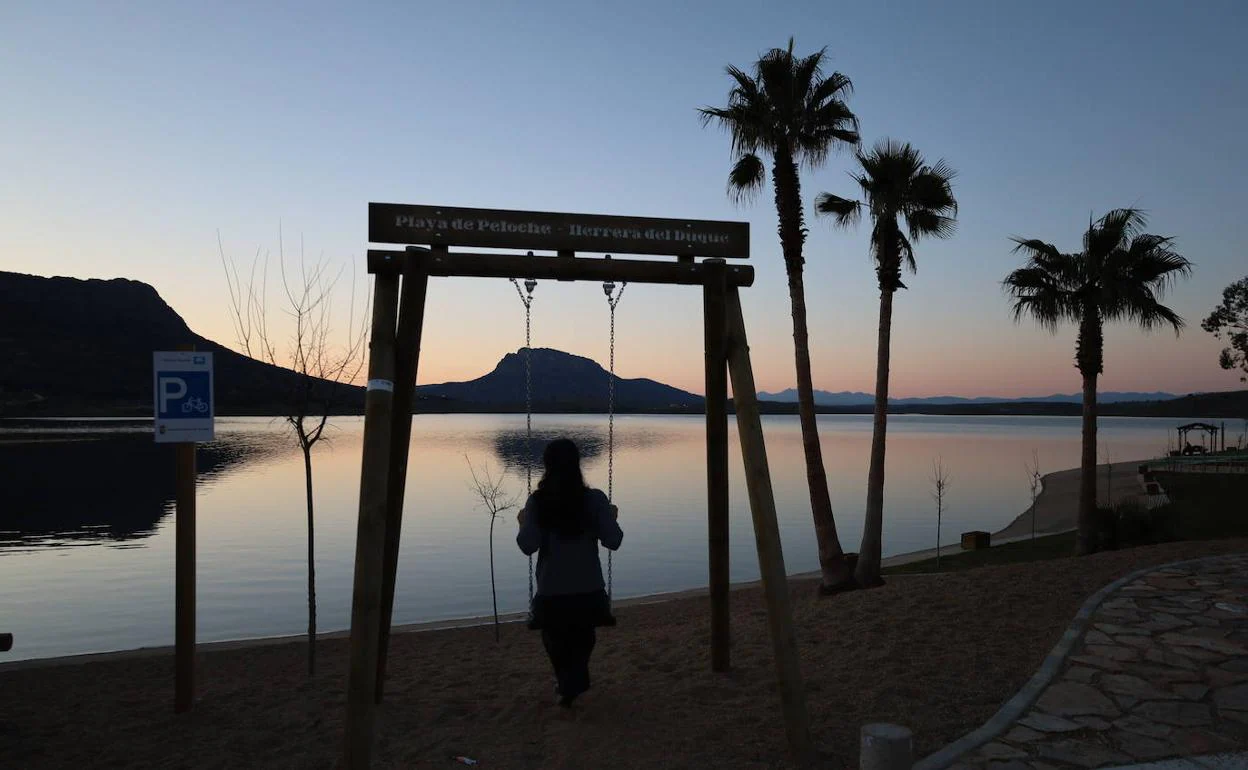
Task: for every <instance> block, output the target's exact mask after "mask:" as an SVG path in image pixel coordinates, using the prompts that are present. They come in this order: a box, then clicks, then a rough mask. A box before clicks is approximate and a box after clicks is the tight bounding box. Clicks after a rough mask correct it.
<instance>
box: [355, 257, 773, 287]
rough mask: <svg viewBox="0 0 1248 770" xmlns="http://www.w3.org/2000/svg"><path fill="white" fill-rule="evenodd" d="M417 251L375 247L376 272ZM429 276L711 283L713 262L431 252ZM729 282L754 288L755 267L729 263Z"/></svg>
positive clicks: (397, 267)
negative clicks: (710, 264)
mask: <svg viewBox="0 0 1248 770" xmlns="http://www.w3.org/2000/svg"><path fill="white" fill-rule="evenodd" d="M411 257H412V255H411V254H409V253H408V252H404V251H391V250H385V249H369V252H368V271H369V272H370V273H377V274H381V273H385V272H396V273H397V272H403V271H404V270H405V269H406V264H407V262H408V260H409V259H410V258H411ZM428 265H429V275H432V276H437V277H462V278H539V279H555V280H561V281H628V282H629V283H668V284H683V285H686V286H698V285H702V284H704V283H706V275H707V263H705V262H702V263H695V262H663V261H660V260H644V259H596V258H588V257H573V256H558V257H540V256H528V255H525V254H475V253H472V254H469V253H458V254H449V253H447V254H441V255H439V254H433V253H429V254H428ZM724 271H725V273H726V280H727V283H728V285H729V286H750V285H753V283H754V268H753V267H750V266H749V265H727V266H726V267H725V268H724Z"/></svg>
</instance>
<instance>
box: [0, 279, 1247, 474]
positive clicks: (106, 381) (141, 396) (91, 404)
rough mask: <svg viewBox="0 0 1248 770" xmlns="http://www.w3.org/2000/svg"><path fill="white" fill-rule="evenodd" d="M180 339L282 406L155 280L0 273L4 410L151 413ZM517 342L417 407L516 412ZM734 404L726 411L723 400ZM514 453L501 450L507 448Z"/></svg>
mask: <svg viewBox="0 0 1248 770" xmlns="http://www.w3.org/2000/svg"><path fill="white" fill-rule="evenodd" d="M181 344H193V345H195V346H196V348H197V349H199V350H203V351H209V352H212V353H213V354H214V359H215V367H216V402H217V414H220V415H229V414H235V415H238V414H259V415H274V414H282V413H284V412H285V409H286V404H287V403H288V402H289V400H290V396H291V393H292V392H294V390H295V389H296V388H297V387H298V386H299V384H300V383H301V382H302V379H301V378H300V376H299V375H298V374H296V373H295V372H292V371H290V370H289V369H283V368H280V367H277V366H270V365H269V364H265V363H261V362H260V361H256V360H254V359H251V358H247V357H246V356H243V355H240V354H238V353H235V352H234V351H232V350H230V349H228V348H226V347H224V346H222V345H219V344H217V343H216V342H213V341H212V340H209V339H207V338H205V337H201V336H200V335H198V334H195V333H194V332H193V331H192V330H191V329H190V328H189V327H188V326H187V324H186V322H185V321H184V320H183V319H182V317H181V316H179V315H178V314H177V312H175V311H174V309H173V308H171V307H170V306H169V305H168V304H167V303H166V302H165V301H164V300H163V299H161V297H160V295H159V294H158V293H157V292H156V290H155V289H154V288H152V287H151V286H149V285H147V284H145V283H140V282H139V281H131V280H126V279H121V278H118V279H113V280H79V279H76V278H44V277H40V276H33V275H23V274H20V273H10V272H2V271H0V417H65V416H79V417H91V416H116V417H121V416H135V417H145V416H150V415H151V413H152V351H154V350H171V349H174V348H176V347H177V346H178V345H181ZM531 365H532V373H533V379H532V386H533V409H534V410H535V411H538V412H604V411H606V408H607V385H608V375H607V372H606V370H605V369H603V368H602V366H601V365H599V364H598V363H596V362H595V361H592V360H591V359H588V358H584V357H581V356H575V355H571V354H569V353H564V352H561V351H558V350H551V349H549V348H535V349H534V350H533V351H532V359H531ZM321 387H322V388H323V392H325V393H328V394H330V398H331V401H332V412H333V413H334V414H360V413H361V412H362V411H363V406H364V389H363V388H361V387H358V386H355V385H346V384H328V383H326V384H324V385H322V386H321ZM524 394H525V366H524V349H523V348H522V349H521V350H519V351H517V352H515V353H508V354H507V355H505V356H504V357H503V359H502V360H501V361H499V362H498V365H497V366H495V367H494V370H493V371H491V372H489V373H488V374H486V375H484V376H482V377H478V378H476V379H474V380H469V381H467V382H447V383H441V384H437V385H422V386H420V387H418V388H417V394H416V399H415V404H414V411H415V412H417V413H420V412H523V411H524V409H525V397H524ZM819 394H820V396H819V397H818V398H817V399H816V402H817V404H818V409H819V411H820V412H825V413H837V412H843V413H849V414H861V413H870V411H871V401H872V398H871V396H870V394H867V393H840V394H832V393H827V392H826V391H820V392H819ZM759 397H760V399H763V401H764V402H763V403H762V404H760V408H761V410H762V411H763V412H764V413H769V414H792V413H794V412H795V411H796V403H794V402H795V401H796V394H795V393H793V392H791V391H784V392H782V393H778V394H768V393H761V394H759ZM1078 400H1079V399H1078V398H1077V397H1075V396H1062V395H1055V396H1049V397H1044V398H1040V399H1013V400H1001V399H993V398H988V397H980V398H975V399H959V398H957V397H953V396H948V397H935V398H928V399H895V400H893V401H891V402H890V404H891V405H890V409H889V411H890V412H899V413H903V412H913V413H926V414H1054V415H1057V414H1078V413H1079V404H1078ZM1099 400H1100V402H1101V403H1102V407H1101V410H1100V413H1101V414H1102V415H1106V416H1108V415H1114V414H1121V415H1136V416H1176V417H1187V416H1197V417H1222V416H1225V417H1242V416H1243V415H1244V414H1245V413H1246V412H1248V391H1238V392H1222V393H1206V394H1194V395H1191V396H1186V397H1182V398H1174V397H1172V396H1171V395H1170V394H1168V393H1102V394H1100V396H1099ZM616 408H617V409H618V410H619V411H620V412H649V413H675V414H696V413H700V412H701V411H702V408H703V399H702V397H701V396H698V395H695V394H693V393H689V392H687V391H684V390H680V389H679V388H674V387H672V386H670V385H664V384H663V383H660V382H656V381H654V380H650V379H645V378H638V379H623V378H617V380H616ZM731 408H732V406H731V402H730V405H729V409H731ZM507 452H510V450H505V451H504V454H506V453H507Z"/></svg>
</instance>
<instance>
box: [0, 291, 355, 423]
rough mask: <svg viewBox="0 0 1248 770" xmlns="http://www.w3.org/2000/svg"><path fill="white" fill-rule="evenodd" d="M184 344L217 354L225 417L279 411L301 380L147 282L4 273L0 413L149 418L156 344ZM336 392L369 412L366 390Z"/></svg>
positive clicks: (346, 405)
mask: <svg viewBox="0 0 1248 770" xmlns="http://www.w3.org/2000/svg"><path fill="white" fill-rule="evenodd" d="M180 344H193V345H195V346H196V349H198V350H204V351H210V352H212V353H213V358H214V365H215V368H216V389H217V393H216V400H217V412H218V414H275V413H279V412H280V411H281V405H282V403H283V402H284V400H285V399H286V397H287V394H288V393H289V392H290V391H291V390H292V388H293V387H294V385H295V383H296V381H297V380H296V378H297V375H296V374H295V373H294V372H291V371H289V370H287V369H282V368H279V367H276V366H270V365H268V364H265V363H261V362H259V361H256V360H253V359H250V358H247V357H246V356H242V355H239V354H238V353H235V352H234V351H232V350H229V349H228V348H225V347H223V346H221V345H218V344H217V343H215V342H213V341H212V340H209V339H206V338H204V337H201V336H199V335H198V334H195V333H194V332H193V331H191V329H190V328H189V327H188V326H187V325H186V322H185V321H183V320H182V317H181V316H179V315H178V314H177V313H176V312H175V311H174V310H173V308H171V307H169V305H168V304H166V303H165V301H164V300H163V299H161V297H160V295H159V294H158V293H157V292H156V290H155V289H154V288H152V287H151V286H149V285H147V284H145V283H140V282H138V281H129V280H125V279H121V278H118V279H114V280H108V281H103V280H79V279H76V278H43V277H40V276H33V275H23V274H20V273H6V272H0V415H3V416H6V417H13V416H30V417H37V416H47V417H55V416H69V415H73V416H96V415H109V416H129V415H150V414H151V412H152V351H153V350H171V349H173V348H176V347H177V346H178V345H180ZM332 392H333V393H334V397H335V399H336V400H337V401H338V402H339V403H341V404H342V410H343V411H347V412H359V411H360V410H362V409H363V404H364V390H363V388H359V387H355V386H350V385H337V386H334V387H333V390H332Z"/></svg>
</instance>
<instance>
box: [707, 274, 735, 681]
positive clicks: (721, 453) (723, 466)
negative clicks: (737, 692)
mask: <svg viewBox="0 0 1248 770" xmlns="http://www.w3.org/2000/svg"><path fill="white" fill-rule="evenodd" d="M702 264H704V265H706V266H707V279H706V283H705V284H704V285H703V288H702V306H703V314H704V325H705V330H704V331H705V351H706V531H707V541H708V542H707V545H708V548H709V559H708V561H709V564H710V585H711V670H712V671H727V670H728V669H729V668H730V667H731V665H732V663H731V657H730V655H731V654H730V651H729V650H730V646H731V642H732V634H731V614H730V611H729V604H728V602H729V590H728V589H729V571H728V565H729V551H728V369H727V365H728V319H727V310H726V305H725V303H726V302H727V291H728V284H727V278H726V275H725V272H724V270H725V268H724V261H723V260H722V259H714V260H709V259H708V260H706V261H704V262H703V263H702Z"/></svg>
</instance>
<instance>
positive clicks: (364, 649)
mask: <svg viewBox="0 0 1248 770" xmlns="http://www.w3.org/2000/svg"><path fill="white" fill-rule="evenodd" d="M375 286H376V288H375V291H374V292H373V324H372V335H371V338H370V341H369V357H368V391H367V394H366V395H365V397H364V451H363V457H362V458H361V468H360V512H359V525H358V529H357V531H356V538H355V582H354V589H353V593H352V600H351V647H350V657H351V662H350V668H349V670H348V672H347V730H346V747H345V763H344V764H345V766H346V767H347V768H349V769H350V770H357V769H358V768H367V767H368V766H369V761H370V757H371V754H372V749H373V721H374V720H373V718H374V712H375V709H376V705H375V703H374V692H373V691H374V689H375V688H376V685H377V641H378V635H379V633H380V630H381V592H382V560H383V558H384V555H385V545H386V495H387V489H388V484H387V481H388V479H389V475H390V448H391V447H390V428H391V425H392V407H393V399H394V367H395V361H394V337H395V328H394V327H395V314H396V312H397V310H396V308H397V305H398V301H399V275H398V273H397V272H394V271H386V272H382V273H379V274H378V275H377V279H376V284H375Z"/></svg>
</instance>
